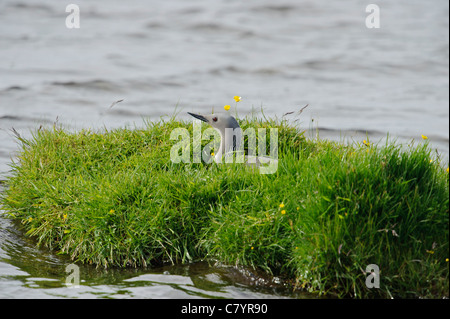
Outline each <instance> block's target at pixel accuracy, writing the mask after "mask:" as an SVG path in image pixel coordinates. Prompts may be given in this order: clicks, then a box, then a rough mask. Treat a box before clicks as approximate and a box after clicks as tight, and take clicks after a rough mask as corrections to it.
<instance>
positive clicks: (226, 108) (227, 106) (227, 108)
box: [223, 105, 231, 111]
mask: <svg viewBox="0 0 450 319" xmlns="http://www.w3.org/2000/svg"><path fill="white" fill-rule="evenodd" d="M230 107H231V106H229V105H225V106H224V107H223V108H224V109H225V111H228V110H229V109H230Z"/></svg>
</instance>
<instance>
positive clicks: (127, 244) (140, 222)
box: [0, 118, 449, 298]
mask: <svg viewBox="0 0 450 319" xmlns="http://www.w3.org/2000/svg"><path fill="white" fill-rule="evenodd" d="M240 124H241V126H242V128H243V129H245V128H246V127H254V128H257V127H266V128H271V127H277V128H278V130H279V137H278V138H279V144H278V145H279V149H278V151H279V166H278V170H277V172H276V173H275V174H271V175H261V174H259V173H258V171H255V170H252V169H248V168H246V167H245V166H243V165H239V164H226V165H225V164H222V165H217V164H204V163H200V164H195V163H192V164H186V163H180V164H174V163H172V162H171V160H170V149H171V147H172V146H173V145H174V144H175V143H176V141H172V140H170V138H169V137H170V133H171V131H172V130H173V129H175V128H178V127H185V128H187V129H188V130H189V131H190V132H192V125H191V124H190V123H186V122H179V121H176V120H175V119H173V118H172V119H170V120H160V121H158V122H148V123H147V127H146V129H136V130H128V129H117V130H112V131H106V132H93V131H90V130H84V131H81V132H77V133H69V132H67V131H65V130H63V129H61V128H58V127H53V128H50V129H41V130H39V131H36V132H35V133H34V136H33V137H32V138H31V139H29V140H24V139H20V144H21V146H22V149H21V152H20V154H19V155H18V159H17V161H16V163H14V164H13V165H12V166H13V174H12V176H11V177H9V179H8V181H7V185H8V188H7V190H6V191H5V193H4V194H3V195H2V196H1V199H0V201H1V204H2V207H3V209H4V210H5V212H6V213H7V215H9V216H11V217H12V218H14V219H17V220H19V221H21V223H22V224H23V226H24V228H25V230H26V233H27V234H28V235H30V236H33V237H35V238H36V240H37V243H38V244H39V245H45V246H48V247H50V248H52V249H54V250H56V251H58V252H59V253H61V254H67V255H69V256H70V257H71V258H73V259H74V260H77V261H79V262H84V263H93V264H96V265H101V266H105V267H111V266H119V267H126V266H133V267H140V266H147V265H151V264H155V263H162V262H172V263H180V262H181V263H183V262H191V261H195V260H205V259H207V260H218V261H220V262H223V263H229V264H236V265H244V266H249V267H255V268H259V269H263V270H265V271H267V272H269V273H272V274H274V275H277V276H281V277H283V278H286V279H289V280H291V282H292V284H293V286H295V287H296V288H302V289H307V290H309V291H315V292H318V293H320V294H324V293H329V294H335V295H338V296H340V297H350V296H351V297H357V298H367V297H448V291H449V285H448V284H449V278H448V275H449V268H448V267H449V263H448V257H449V178H448V172H446V170H445V169H443V168H442V166H441V165H439V164H438V162H437V160H436V158H434V157H433V153H432V151H431V149H430V147H429V145H428V143H427V142H425V143H423V144H419V145H417V146H409V147H408V148H406V149H405V148H403V147H402V146H400V145H396V144H395V143H392V144H386V145H385V146H382V147H381V146H377V145H371V144H369V143H367V142H366V143H354V144H353V145H343V144H340V143H336V142H331V141H324V140H309V139H306V138H305V137H304V136H303V132H302V131H300V130H298V129H297V128H294V127H292V126H290V125H289V124H288V123H287V122H285V121H281V122H279V121H275V120H270V119H269V120H267V119H265V120H264V121H262V120H258V119H255V118H246V119H243V120H241V121H240ZM191 136H192V135H191ZM207 142H208V141H204V144H205V143H207ZM191 158H192V157H191ZM369 264H376V265H378V266H379V269H380V288H379V289H376V288H373V289H368V288H367V287H366V285H365V280H366V277H367V275H368V274H367V273H366V272H365V269H366V266H367V265H369Z"/></svg>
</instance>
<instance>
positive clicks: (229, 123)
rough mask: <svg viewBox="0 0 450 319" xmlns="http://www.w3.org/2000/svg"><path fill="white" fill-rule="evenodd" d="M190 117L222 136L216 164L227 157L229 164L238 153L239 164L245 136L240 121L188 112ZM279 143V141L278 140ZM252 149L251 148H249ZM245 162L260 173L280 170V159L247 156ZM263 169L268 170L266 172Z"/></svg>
mask: <svg viewBox="0 0 450 319" xmlns="http://www.w3.org/2000/svg"><path fill="white" fill-rule="evenodd" d="M187 113H188V114H189V115H191V116H193V117H195V118H196V119H199V120H201V121H203V122H205V123H207V124H209V125H210V126H211V127H212V128H214V129H215V130H216V131H217V132H219V134H220V147H219V150H218V152H217V154H215V155H214V161H215V162H216V163H222V158H223V156H225V162H226V163H228V162H229V161H228V158H230V157H228V156H230V155H232V154H233V153H236V162H239V161H238V160H237V159H238V156H239V154H242V155H243V153H244V152H243V138H242V136H243V134H242V129H241V127H240V125H239V123H238V121H237V120H236V119H235V118H234V117H233V116H231V115H227V114H221V113H217V114H214V113H213V114H208V115H203V114H195V113H191V112H187ZM277 142H278V140H277ZM249 147H250V146H249ZM243 162H244V163H245V164H246V165H250V166H255V167H260V172H261V173H263V174H269V173H274V172H275V171H276V170H277V168H278V159H275V158H271V157H267V156H253V155H246V156H245V158H244V160H243ZM263 168H266V169H265V170H264V169H263Z"/></svg>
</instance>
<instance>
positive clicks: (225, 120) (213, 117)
mask: <svg viewBox="0 0 450 319" xmlns="http://www.w3.org/2000/svg"><path fill="white" fill-rule="evenodd" d="M188 114H189V115H191V116H193V117H195V118H196V119H199V120H201V121H203V122H206V123H208V124H209V125H211V126H212V127H213V128H215V129H217V130H219V131H220V132H224V131H225V129H226V128H232V129H235V128H238V127H240V126H239V124H238V122H237V121H236V119H235V118H234V117H232V116H230V115H227V114H221V113H218V114H208V115H202V114H194V113H190V112H188Z"/></svg>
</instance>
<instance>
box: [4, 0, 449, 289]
mask: <svg viewBox="0 0 450 319" xmlns="http://www.w3.org/2000/svg"><path fill="white" fill-rule="evenodd" d="M69 3H70V2H68V3H65V2H61V1H51V0H39V1H37V0H27V1H25V0H22V1H21V0H14V1H12V0H1V1H0V175H1V176H0V179H4V178H5V177H4V176H7V175H8V174H9V170H10V167H9V163H10V162H11V160H12V159H14V156H15V153H16V152H17V150H18V145H17V143H16V140H15V138H14V135H13V134H12V132H11V128H13V127H14V129H15V130H17V131H18V132H19V134H21V135H22V136H24V137H30V136H31V132H32V131H33V130H37V129H38V128H39V127H40V126H41V125H43V126H51V125H53V123H55V122H58V123H59V124H61V125H63V126H64V127H66V128H67V129H70V130H78V129H82V128H93V129H98V130H103V129H105V128H106V129H110V128H117V127H130V128H135V127H143V126H144V119H147V118H148V119H150V120H157V119H159V118H160V116H164V115H172V114H174V112H175V111H178V112H179V113H178V115H177V116H178V117H179V118H181V119H188V115H187V114H186V112H187V111H190V112H192V111H194V112H211V110H212V109H213V108H214V110H223V109H222V108H223V106H224V105H226V104H230V105H231V106H232V111H233V112H234V107H235V103H234V100H233V96H235V95H239V96H242V101H241V102H239V103H238V105H237V107H238V112H239V115H240V116H244V115H246V114H250V113H252V112H256V111H259V110H260V109H261V108H263V109H264V113H265V114H266V116H277V117H279V118H281V117H282V116H283V114H284V113H287V112H292V111H298V110H300V109H301V108H302V107H303V106H304V105H306V104H309V106H308V107H307V108H306V109H305V110H304V111H303V112H302V113H301V115H299V116H297V117H296V118H295V119H296V120H297V121H296V122H294V118H292V121H293V123H294V124H296V125H300V127H303V128H304V129H307V130H308V132H309V133H308V134H309V136H311V137H314V136H315V134H316V133H317V131H318V132H319V136H320V137H321V138H330V139H335V140H340V141H343V140H345V141H350V142H352V141H362V140H363V139H367V136H368V137H369V138H370V140H371V142H372V141H373V142H376V141H383V139H384V138H385V137H386V136H387V134H388V133H389V135H390V137H391V138H392V139H396V140H397V141H398V142H400V143H405V144H408V143H410V142H411V141H412V140H414V141H415V143H423V141H422V139H421V135H422V134H424V135H427V136H428V137H429V139H428V141H429V143H430V144H431V146H432V147H433V148H435V149H436V151H437V154H439V156H440V158H441V159H442V160H443V162H447V164H445V165H448V153H449V109H448V102H449V72H448V70H449V69H448V66H449V65H448V61H449V59H448V58H449V40H448V37H449V29H448V26H449V23H448V19H449V18H448V14H449V4H448V1H446V0H434V1H421V0H408V1H406V0H400V1H387V0H383V1H370V2H367V1H361V0H349V1H333V2H331V1H313V0H303V1H300V0H297V1H296V0H283V1H277V2H275V1H268V0H258V1H226V0H215V1H207V0H192V1H181V0H175V1H138V0H132V1H119V0H112V1H95V2H93V1H87V0H74V1H72V2H71V3H75V4H77V5H78V6H79V8H80V26H81V27H80V28H79V29H68V28H67V27H66V23H65V21H66V17H67V16H68V15H69V13H66V12H65V8H66V5H68V4H69ZM370 3H376V4H377V5H378V6H379V7H380V28H379V29H368V28H367V27H366V24H365V19H366V17H367V15H368V14H369V13H366V11H365V9H366V6H367V5H368V4H370ZM122 99H123V101H122V102H121V103H118V104H116V105H114V106H113V107H112V108H110V106H111V105H112V103H113V102H115V101H118V100H122ZM286 119H288V120H289V119H290V117H289V116H286ZM69 262H70V261H68V260H66V259H63V258H62V257H60V256H57V255H54V254H52V253H51V252H48V251H45V250H42V249H37V248H36V247H35V246H34V243H33V242H32V241H30V240H29V239H27V238H25V237H24V236H23V234H22V233H21V231H20V230H19V229H18V228H17V227H16V226H15V225H14V224H12V223H11V221H9V220H7V219H5V218H4V217H0V297H3V298H16V297H24V298H51V297H81V298H96V297H111V298H122V297H141V298H143V297H150V298H158V297H178V298H185V297H187V298H189V297H207V298H209V297H211V298H215V297H227V298H235V297H236V298H247V297H248V298H264V297H270V298H274V297H294V298H297V297H305V295H298V294H292V293H290V292H289V291H287V290H283V289H282V288H280V287H279V285H278V286H277V285H276V284H273V285H272V284H270V283H269V282H270V281H271V280H269V279H263V278H259V277H254V276H253V275H248V274H247V275H245V272H243V271H240V270H236V269H234V268H229V267H209V266H205V265H204V264H195V265H186V266H174V267H165V268H161V269H154V270H143V269H141V270H122V271H118V270H108V271H106V270H101V269H95V268H93V267H89V266H83V268H82V269H81V279H82V284H81V287H80V288H79V289H68V288H66V287H65V276H66V274H65V272H64V269H65V266H66V265H67V264H68V263H69ZM252 276H253V277H252ZM83 278H84V279H83ZM255 278H257V279H255ZM83 280H84V281H83ZM258 283H261V284H258Z"/></svg>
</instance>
